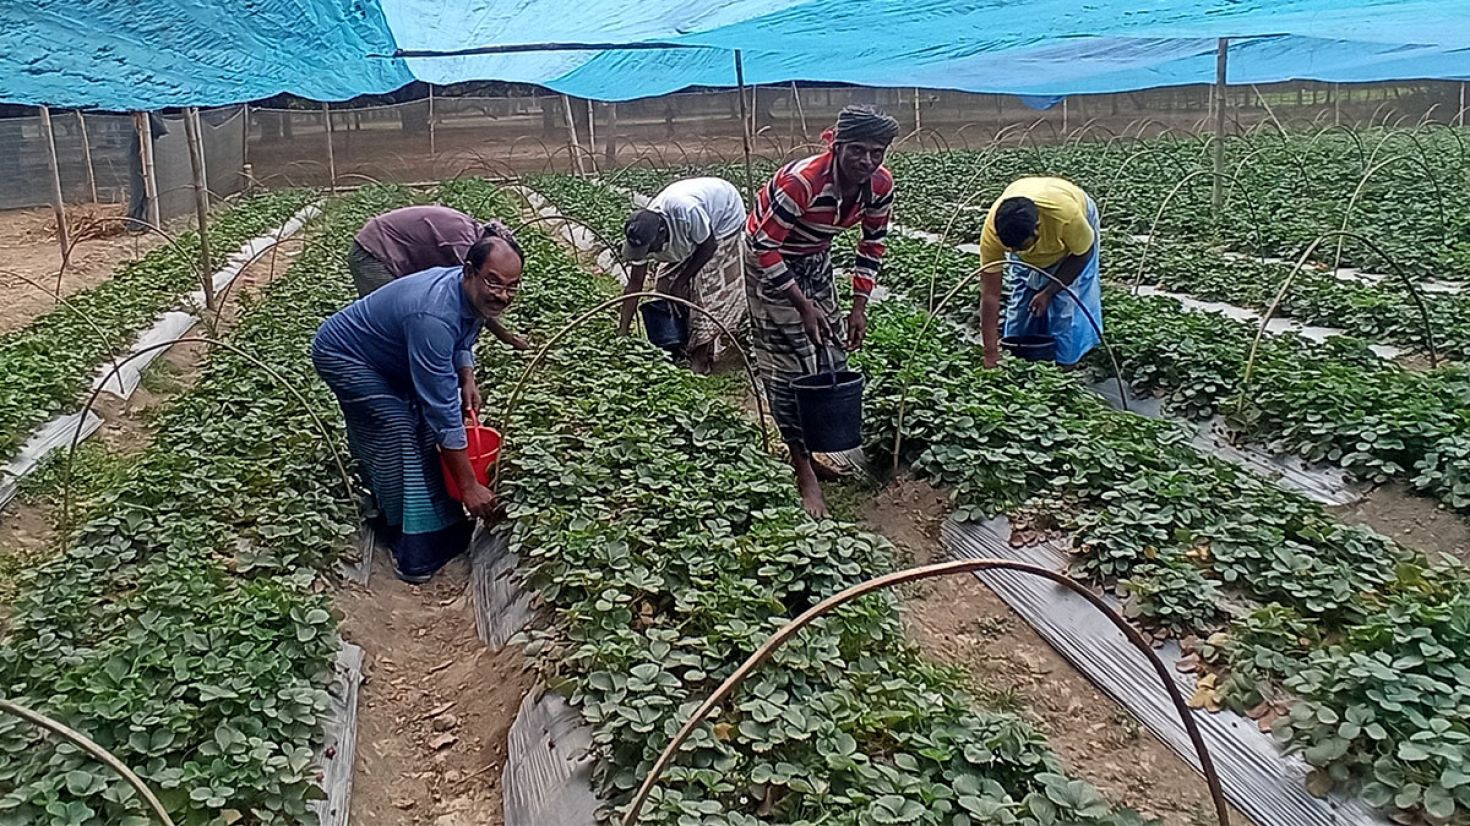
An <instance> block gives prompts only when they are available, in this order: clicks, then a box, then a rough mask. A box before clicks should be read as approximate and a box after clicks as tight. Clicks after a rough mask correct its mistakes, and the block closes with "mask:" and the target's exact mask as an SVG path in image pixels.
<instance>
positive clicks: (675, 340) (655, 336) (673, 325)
mask: <svg viewBox="0 0 1470 826" xmlns="http://www.w3.org/2000/svg"><path fill="white" fill-rule="evenodd" d="M638 312H639V314H640V315H642V316H643V329H645V330H647V331H648V340H649V341H651V342H653V343H654V344H655V345H657V346H659V347H662V348H664V349H665V350H675V349H678V348H680V347H683V346H684V345H685V344H686V343H687V342H688V341H689V325H688V324H687V323H686V322H685V321H684V314H683V313H680V312H679V311H678V308H677V307H675V306H674V304H673V302H670V301H664V300H663V299H661V298H655V299H653V300H652V301H645V302H643V303H642V304H641V305H639V307H638Z"/></svg>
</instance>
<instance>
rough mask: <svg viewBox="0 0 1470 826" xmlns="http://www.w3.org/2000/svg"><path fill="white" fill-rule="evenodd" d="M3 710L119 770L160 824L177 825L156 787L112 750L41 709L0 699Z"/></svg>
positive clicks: (164, 825) (116, 770) (0, 708)
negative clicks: (154, 792)
mask: <svg viewBox="0 0 1470 826" xmlns="http://www.w3.org/2000/svg"><path fill="white" fill-rule="evenodd" d="M0 711H3V712H5V713H6V714H10V715H13V716H15V717H19V718H20V719H22V720H25V721H26V722H27V723H30V724H32V725H34V726H36V727H38V728H42V729H45V730H46V731H49V732H51V733H52V734H55V735H57V736H58V737H61V738H62V739H64V740H67V741H68V742H70V743H72V744H73V745H75V746H77V747H78V748H80V749H81V750H82V751H85V752H86V753H87V754H90V755H91V756H92V757H94V758H96V759H97V761H98V762H100V763H102V764H103V765H105V766H107V767H108V768H109V769H112V770H113V771H115V772H117V774H118V776H120V777H121V778H122V779H123V780H124V781H126V782H127V784H128V785H129V786H132V787H133V789H134V790H135V791H137V792H138V795H139V796H140V797H142V798H143V800H144V801H145V802H146V803H147V804H148V808H150V809H152V810H153V816H154V817H156V818H158V822H159V823H162V824H163V826H174V822H173V820H172V819H171V818H169V816H168V811H167V810H166V809H164V808H163V803H162V802H161V801H159V799H158V797H157V796H155V795H154V794H153V790H152V789H150V788H148V784H147V783H144V782H143V779H142V778H140V777H138V775H136V774H134V773H133V770H132V769H129V768H128V767H127V766H126V765H124V764H123V762H122V761H121V760H119V759H117V758H116V757H114V756H113V755H112V752H109V751H108V750H107V749H104V748H102V747H101V746H99V745H97V743H96V742H95V741H93V740H92V738H90V737H88V736H87V735H85V734H82V733H81V732H79V731H77V730H76V729H73V728H71V727H70V726H67V725H64V724H62V723H59V722H57V721H56V720H53V719H51V718H50V717H47V716H46V715H44V714H42V713H41V712H39V711H32V710H31V709H29V708H26V707H25V706H22V705H18V704H16V703H13V702H11V701H9V700H5V699H0Z"/></svg>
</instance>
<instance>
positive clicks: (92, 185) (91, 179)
mask: <svg viewBox="0 0 1470 826" xmlns="http://www.w3.org/2000/svg"><path fill="white" fill-rule="evenodd" d="M77 131H78V132H80V133H81V136H82V162H83V163H85V164H86V165H87V190H88V192H90V193H91V195H92V203H94V204H95V203H98V200H97V168H96V167H94V166H92V140H91V138H89V137H87V119H86V118H85V117H83V116H82V110H80V109H78V110H77Z"/></svg>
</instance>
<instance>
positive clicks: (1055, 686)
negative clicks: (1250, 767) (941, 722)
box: [862, 479, 1250, 826]
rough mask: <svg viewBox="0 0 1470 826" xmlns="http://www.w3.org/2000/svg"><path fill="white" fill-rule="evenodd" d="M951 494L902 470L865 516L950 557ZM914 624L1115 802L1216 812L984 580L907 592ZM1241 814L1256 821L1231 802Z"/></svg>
mask: <svg viewBox="0 0 1470 826" xmlns="http://www.w3.org/2000/svg"><path fill="white" fill-rule="evenodd" d="M948 510H949V507H948V501H947V497H946V496H945V495H944V493H943V492H941V491H937V490H935V489H933V488H931V487H929V486H928V485H925V484H924V483H922V482H917V481H913V480H909V479H901V480H899V481H897V482H895V483H894V484H892V485H890V486H889V487H888V488H886V489H884V490H882V491H880V492H879V493H878V494H877V496H876V497H875V498H874V499H873V500H872V502H871V504H870V505H869V507H868V508H867V510H866V513H865V514H864V518H863V520H862V522H863V527H865V528H866V529H868V530H871V531H874V532H875V533H880V534H882V535H884V536H886V537H888V539H889V540H891V541H892V542H893V543H894V544H895V545H897V546H898V548H899V551H900V553H902V554H904V555H906V556H907V557H908V558H907V559H906V560H905V561H906V562H908V563H911V564H922V563H926V562H934V561H940V560H943V559H945V558H947V555H946V553H945V551H944V548H943V547H942V546H941V544H940V542H939V526H940V524H941V523H942V521H943V519H944V516H945V514H946V513H947V512H948ZM903 602H904V620H905V624H906V625H907V626H908V628H909V632H910V634H911V635H912V636H913V638H914V639H915V640H916V641H917V642H918V644H919V645H920V647H921V648H922V649H923V650H924V652H925V653H926V654H927V655H929V656H930V657H932V658H933V659H935V660H937V661H939V662H943V663H947V664H950V665H954V666H958V667H960V668H962V669H964V670H966V671H968V672H969V674H970V678H971V681H972V689H973V691H974V693H975V696H976V697H977V699H979V700H980V702H981V704H982V705H984V706H987V707H990V708H995V709H998V710H1009V711H1014V712H1016V713H1019V714H1021V715H1022V716H1024V717H1026V718H1028V719H1030V720H1032V721H1034V722H1035V723H1036V724H1037V726H1038V727H1039V728H1040V729H1041V731H1042V732H1043V733H1044V734H1045V735H1046V738H1047V741H1048V742H1049V743H1050V744H1051V747H1052V748H1053V749H1055V750H1056V752H1057V754H1058V755H1059V756H1060V757H1061V759H1062V762H1063V764H1064V765H1065V766H1066V768H1067V771H1068V772H1069V773H1071V774H1072V775H1074V776H1076V777H1079V778H1083V779H1086V780H1088V781H1089V782H1091V783H1093V784H1094V785H1096V786H1097V787H1098V788H1099V789H1100V790H1101V791H1102V792H1103V794H1104V795H1105V796H1106V797H1107V798H1108V800H1109V801H1111V802H1113V803H1114V804H1115V805H1119V806H1127V807H1130V808H1133V809H1135V810H1137V811H1138V812H1140V813H1141V814H1143V815H1144V816H1146V817H1150V818H1160V819H1161V820H1162V821H1163V823H1164V824H1166V826H1197V825H1198V824H1208V823H1213V822H1214V814H1213V812H1214V808H1213V806H1212V804H1211V802H1210V797H1209V794H1208V792H1207V790H1206V788H1205V783H1204V779H1203V778H1202V777H1201V776H1200V775H1199V774H1198V773H1196V772H1195V771H1194V769H1192V768H1191V767H1190V766H1189V765H1188V764H1186V763H1185V762H1184V761H1183V760H1181V759H1180V758H1179V757H1178V756H1176V755H1175V754H1174V752H1173V751H1171V750H1170V749H1169V748H1168V747H1167V746H1165V745H1164V744H1163V743H1162V742H1160V741H1159V740H1158V739H1156V738H1155V737H1154V736H1153V734H1151V733H1150V732H1149V731H1148V729H1146V728H1145V727H1144V726H1143V725H1142V724H1141V723H1139V722H1138V721H1137V720H1136V719H1134V718H1133V717H1132V716H1131V715H1130V714H1129V713H1128V712H1127V711H1125V710H1124V709H1122V708H1121V707H1120V706H1118V705H1117V704H1116V703H1115V702H1113V700H1112V699H1110V698H1109V697H1108V696H1107V695H1105V694H1103V693H1102V692H1101V691H1100V690H1099V689H1098V688H1097V687H1096V686H1094V685H1093V684H1092V683H1091V682H1089V681H1088V680H1087V678H1086V677H1084V676H1083V675H1082V674H1081V672H1079V671H1077V670H1076V669H1074V668H1073V667H1072V666H1071V664H1069V663H1068V662H1067V661H1066V660H1065V659H1063V658H1062V656H1061V655H1060V654H1058V653H1057V652H1056V650H1055V649H1053V648H1052V647H1051V646H1050V645H1048V644H1047V643H1046V641H1044V640H1042V639H1041V638H1040V637H1039V636H1037V635H1036V632H1035V631H1033V630H1032V629H1031V627H1030V626H1029V625H1027V624H1026V621H1025V620H1023V619H1021V618H1020V617H1019V616H1017V615H1016V614H1015V613H1014V612H1013V611H1011V609H1010V608H1009V607H1008V606H1007V605H1006V604H1005V603H1004V602H1003V601H1002V600H1001V599H1000V597H998V596H996V594H995V593H994V592H993V591H991V590H990V589H989V588H987V587H985V585H984V584H982V583H981V582H980V580H978V579H976V578H974V577H971V576H965V577H948V578H945V579H937V580H929V581H927V582H923V583H918V584H916V585H914V586H911V587H910V588H909V589H907V590H906V591H905V593H904V599H903ZM1231 816H1232V818H1234V819H1236V822H1239V823H1247V824H1248V823H1250V821H1249V820H1247V819H1246V818H1245V817H1244V816H1242V815H1240V814H1239V813H1238V812H1235V811H1234V810H1232V815H1231Z"/></svg>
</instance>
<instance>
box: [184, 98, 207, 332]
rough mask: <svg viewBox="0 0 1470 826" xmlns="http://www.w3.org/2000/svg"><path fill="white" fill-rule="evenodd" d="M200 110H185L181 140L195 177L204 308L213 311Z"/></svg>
mask: <svg viewBox="0 0 1470 826" xmlns="http://www.w3.org/2000/svg"><path fill="white" fill-rule="evenodd" d="M201 131H202V130H201V129H200V128H199V108H198V107H196V106H190V107H188V108H186V109H185V110H184V137H185V138H187V139H188V142H189V168H190V170H191V171H192V172H193V174H194V218H195V220H196V221H197V222H198V224H199V266H200V271H199V272H200V279H199V280H200V281H201V282H202V284H201V286H203V288H204V306H205V308H206V309H210V310H213V309H214V267H213V266H211V263H210V260H209V232H208V228H207V226H206V221H207V219H208V216H209V187H208V185H207V184H206V182H205V169H204V137H203V135H201V134H200V132H201Z"/></svg>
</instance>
